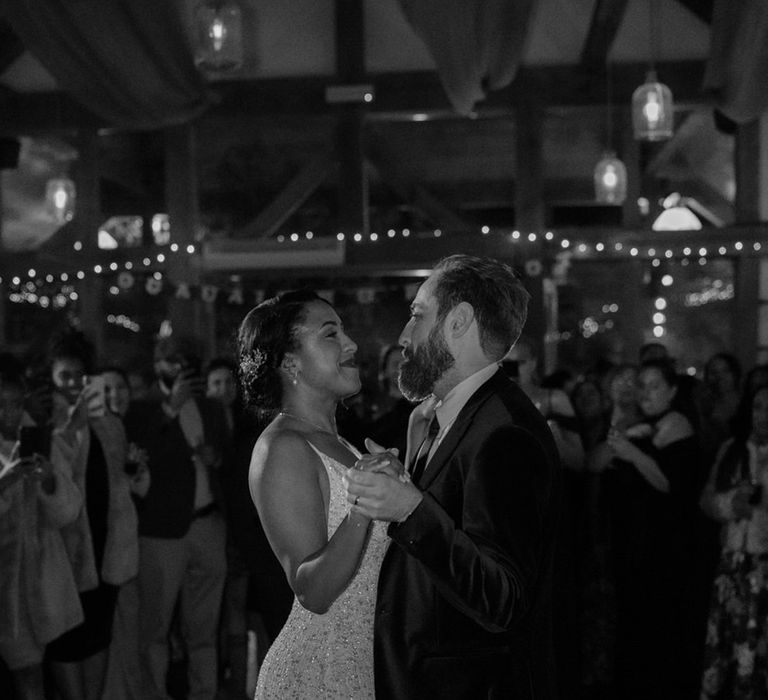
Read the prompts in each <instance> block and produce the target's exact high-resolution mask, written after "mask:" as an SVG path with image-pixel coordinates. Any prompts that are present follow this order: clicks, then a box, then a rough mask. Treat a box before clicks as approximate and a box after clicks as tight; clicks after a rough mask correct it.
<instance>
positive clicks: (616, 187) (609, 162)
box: [593, 64, 627, 205]
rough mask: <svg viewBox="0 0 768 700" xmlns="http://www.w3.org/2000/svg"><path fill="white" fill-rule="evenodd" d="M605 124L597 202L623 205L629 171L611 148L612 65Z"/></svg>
mask: <svg viewBox="0 0 768 700" xmlns="http://www.w3.org/2000/svg"><path fill="white" fill-rule="evenodd" d="M605 123H606V127H605V128H606V134H607V136H606V142H607V143H608V146H607V148H606V149H605V151H603V157H602V158H601V159H600V160H599V161H598V162H597V165H596V166H595V170H594V175H593V177H594V182H595V201H597V202H598V203H600V204H617V205H618V204H623V203H624V200H625V199H626V198H627V169H626V167H625V166H624V163H622V162H621V160H619V159H618V158H617V157H616V153H615V151H613V150H612V149H611V147H610V144H611V140H612V138H613V107H612V105H611V72H610V64H608V66H607V67H606V90H605Z"/></svg>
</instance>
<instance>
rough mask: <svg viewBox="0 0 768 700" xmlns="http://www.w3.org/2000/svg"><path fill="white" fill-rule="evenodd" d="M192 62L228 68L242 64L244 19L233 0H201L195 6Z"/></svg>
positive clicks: (211, 69)
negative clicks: (193, 54) (193, 60)
mask: <svg viewBox="0 0 768 700" xmlns="http://www.w3.org/2000/svg"><path fill="white" fill-rule="evenodd" d="M195 38H196V43H195V65H197V66H198V67H199V68H202V69H203V70H209V71H230V70H235V69H237V68H240V66H242V65H243V23H242V17H241V14H240V7H239V6H238V5H237V3H235V2H233V1H232V0H224V1H223V2H222V1H221V0H204V2H201V3H200V4H199V5H198V6H197V9H196V10H195Z"/></svg>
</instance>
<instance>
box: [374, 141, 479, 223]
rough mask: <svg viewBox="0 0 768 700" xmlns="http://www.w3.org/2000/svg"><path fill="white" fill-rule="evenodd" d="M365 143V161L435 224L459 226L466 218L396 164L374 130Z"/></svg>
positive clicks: (405, 200) (400, 195)
mask: <svg viewBox="0 0 768 700" xmlns="http://www.w3.org/2000/svg"><path fill="white" fill-rule="evenodd" d="M367 142H368V143H367V146H366V156H367V157H368V161H369V162H370V163H371V165H373V167H374V168H376V171H377V172H378V173H379V176H380V177H381V179H382V180H383V181H384V182H385V183H386V184H387V185H388V186H389V187H391V188H392V189H393V190H394V191H395V192H396V193H397V195H398V196H399V197H401V198H402V200H403V201H404V202H405V203H407V204H410V205H411V206H412V207H414V208H415V209H417V210H418V211H419V212H420V213H421V214H422V215H424V216H425V217H426V219H427V220H428V221H430V222H431V223H432V225H434V226H439V227H445V228H451V229H461V228H466V227H467V222H466V221H465V220H464V219H463V218H462V217H461V216H460V215H459V214H457V213H456V212H455V211H454V210H453V209H452V208H451V207H449V206H448V205H446V204H444V203H443V202H442V201H441V200H440V199H439V198H438V197H436V196H434V195H433V194H432V193H431V192H430V191H429V190H428V189H427V188H426V187H424V185H422V184H420V183H415V182H412V181H411V180H410V178H408V177H407V176H406V175H404V173H403V172H402V169H401V168H400V167H399V166H398V163H397V160H396V159H395V158H393V157H391V156H390V155H389V153H388V152H387V149H386V147H385V146H384V145H383V143H382V142H381V140H380V139H377V138H376V136H375V134H373V133H369V134H368V139H367Z"/></svg>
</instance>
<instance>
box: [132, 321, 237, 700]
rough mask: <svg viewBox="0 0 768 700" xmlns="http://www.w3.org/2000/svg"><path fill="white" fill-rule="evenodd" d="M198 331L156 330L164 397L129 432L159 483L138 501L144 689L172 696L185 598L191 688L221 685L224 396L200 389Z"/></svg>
mask: <svg viewBox="0 0 768 700" xmlns="http://www.w3.org/2000/svg"><path fill="white" fill-rule="evenodd" d="M197 346H198V343H197V341H196V340H194V339H192V338H188V337H184V336H177V335H172V336H167V337H160V338H158V339H157V341H156V343H155V348H154V368H155V374H156V378H157V387H158V391H159V393H160V394H161V395H162V397H163V399H162V401H142V402H139V401H135V402H133V403H132V404H131V407H130V409H129V411H128V414H127V415H126V426H127V431H128V434H129V435H131V438H132V441H135V442H136V444H137V446H138V447H139V448H141V449H142V450H145V451H146V453H147V458H148V466H149V470H150V472H151V474H152V482H151V485H150V487H149V490H148V492H147V494H146V496H145V497H144V498H143V499H142V500H141V504H140V506H139V535H140V537H139V540H140V564H139V595H140V619H139V640H140V645H139V648H140V662H141V666H142V681H143V683H144V698H145V699H146V700H150V699H151V698H166V697H167V695H166V680H167V675H168V668H169V648H168V639H169V630H170V628H171V622H172V619H173V616H174V610H175V609H176V607H177V602H178V614H179V621H180V631H181V635H182V637H183V640H184V645H185V647H186V651H187V656H188V658H187V667H186V676H187V683H188V685H189V694H190V696H191V697H199V698H212V697H213V696H214V695H215V693H216V690H217V686H218V655H217V634H218V625H219V613H220V608H221V600H222V592H223V589H224V580H225V575H226V527H225V521H224V513H223V511H222V508H223V498H222V493H221V482H220V473H219V470H220V467H221V465H222V463H224V462H225V452H226V450H227V449H228V445H227V439H226V430H227V429H226V421H225V418H224V413H223V410H222V407H221V405H220V404H219V402H218V401H213V400H211V399H207V398H205V397H204V396H203V392H204V379H203V377H202V368H201V365H200V355H199V351H198V349H197Z"/></svg>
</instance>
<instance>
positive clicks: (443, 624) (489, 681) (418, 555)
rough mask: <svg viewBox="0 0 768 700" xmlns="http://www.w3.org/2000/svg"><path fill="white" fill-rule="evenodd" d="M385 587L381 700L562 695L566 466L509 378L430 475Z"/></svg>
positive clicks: (489, 386) (444, 449) (457, 432)
mask: <svg viewBox="0 0 768 700" xmlns="http://www.w3.org/2000/svg"><path fill="white" fill-rule="evenodd" d="M419 485H420V487H421V488H422V489H423V490H424V499H423V501H422V502H421V504H419V506H418V507H417V508H416V510H415V511H414V512H413V514H412V515H411V516H410V517H409V518H408V519H407V520H406V521H405V522H403V523H400V524H397V523H393V524H392V525H390V528H389V534H390V537H391V538H392V540H393V542H392V544H391V546H390V547H389V550H388V552H387V554H386V556H385V558H384V561H383V563H382V567H381V573H380V577H379V584H378V596H377V604H376V620H375V627H374V645H375V646H374V649H375V673H376V697H377V698H379V699H380V700H390V699H395V698H397V699H400V698H403V699H405V698H408V699H410V700H416V699H418V700H427V699H430V698H440V699H444V698H445V699H454V698H467V699H471V700H478V699H479V698H513V699H514V700H528V699H529V698H536V699H537V700H540V699H542V698H544V699H546V700H549V699H550V698H553V697H554V696H555V690H554V687H555V673H554V667H553V661H552V641H551V623H552V620H551V615H550V613H551V602H550V596H551V587H552V581H551V576H552V552H553V539H554V535H555V521H556V510H557V506H558V501H559V488H560V478H559V463H558V457H557V451H556V448H555V445H554V442H553V440H552V435H551V433H550V431H549V428H548V427H547V424H546V421H545V420H544V418H543V417H542V415H541V414H540V413H539V411H538V410H537V409H536V407H535V406H534V405H533V404H532V403H531V401H530V400H529V399H528V398H527V397H526V395H525V394H524V393H523V392H522V391H521V390H520V388H519V387H518V386H517V385H516V384H515V383H514V382H512V381H511V380H510V379H509V378H508V377H507V376H506V375H505V374H504V373H503V372H502V371H499V372H497V373H496V374H495V375H494V376H493V377H491V378H490V379H489V380H488V381H487V382H486V383H485V384H483V385H482V386H481V387H480V388H479V389H478V390H477V391H476V392H475V393H474V394H473V395H472V396H471V397H470V399H469V401H468V402H467V403H466V404H465V406H464V407H463V408H462V409H461V411H460V412H459V415H458V416H457V418H456V421H455V422H454V424H453V426H452V427H451V429H450V430H449V431H448V433H447V434H446V436H445V437H444V438H443V440H442V442H441V443H440V445H439V447H438V448H437V451H436V452H435V454H434V455H433V457H432V459H431V460H430V462H429V465H428V466H427V469H426V471H425V473H424V475H423V477H422V480H421V484H419Z"/></svg>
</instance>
